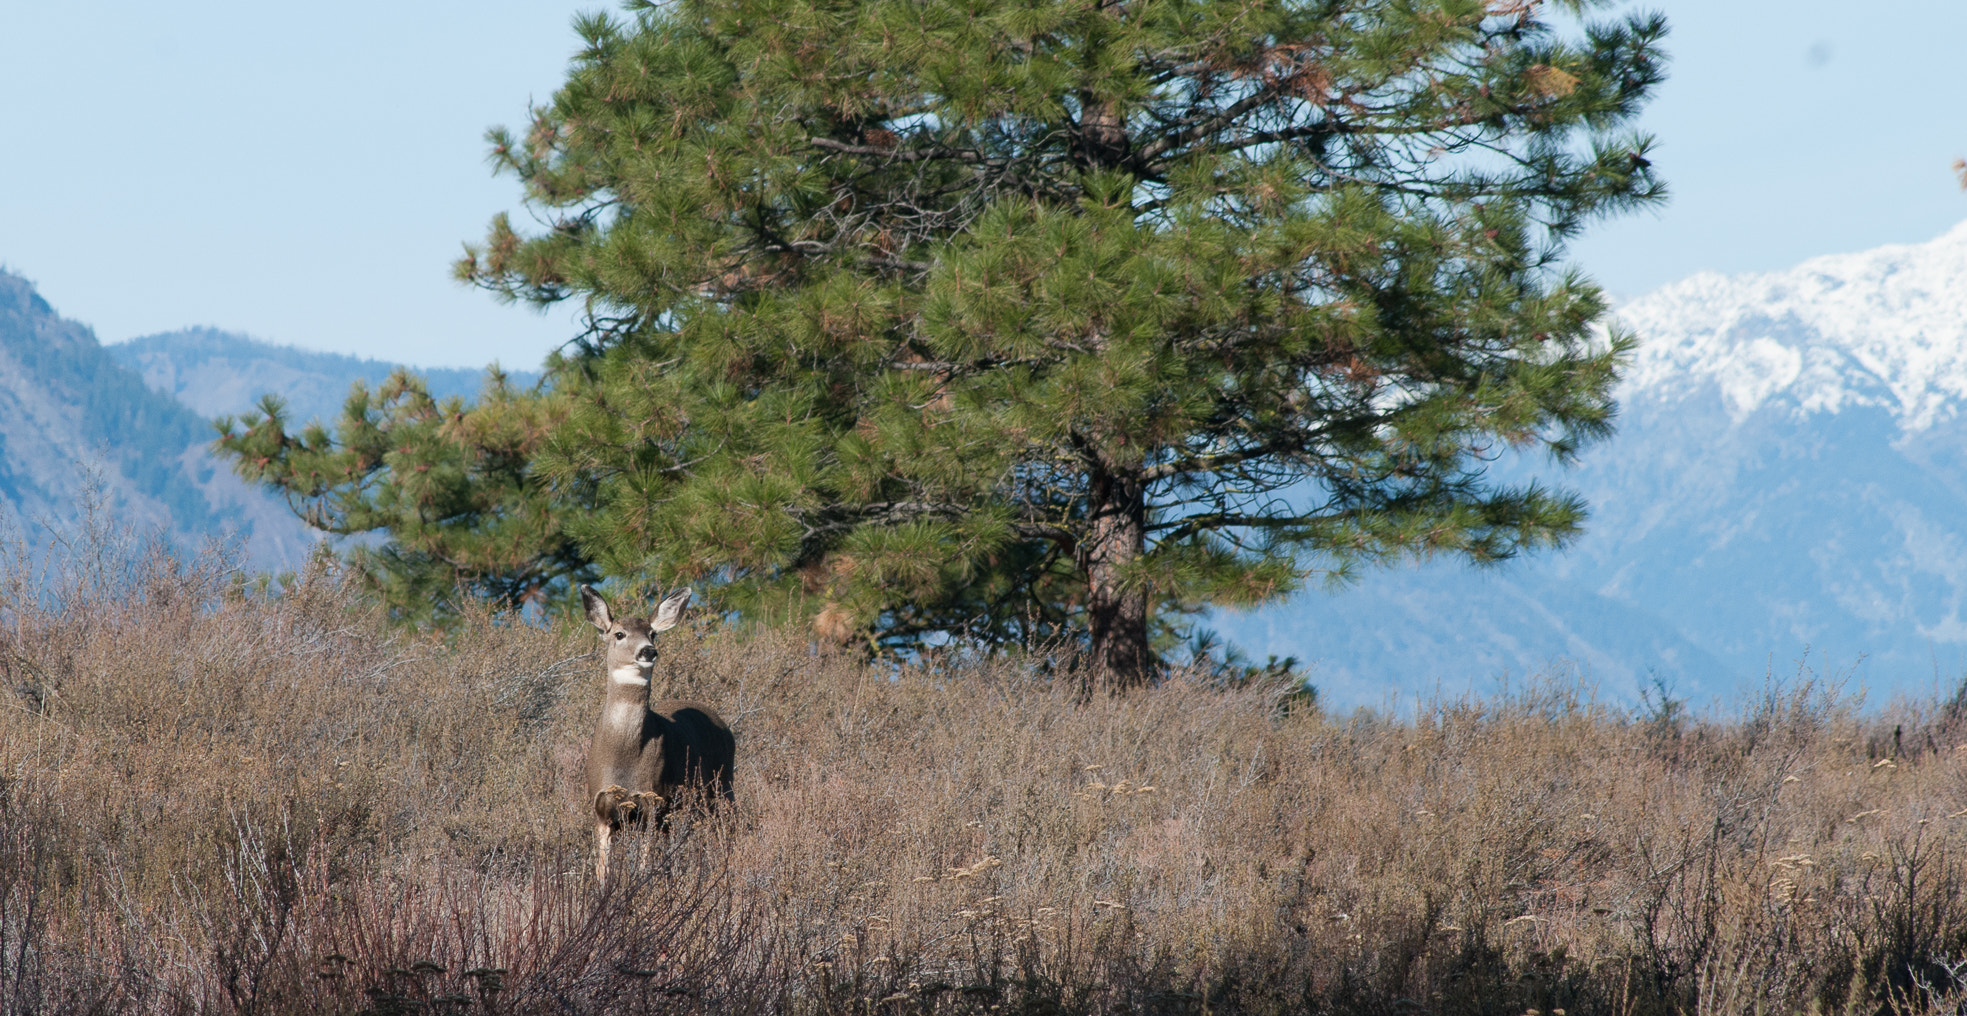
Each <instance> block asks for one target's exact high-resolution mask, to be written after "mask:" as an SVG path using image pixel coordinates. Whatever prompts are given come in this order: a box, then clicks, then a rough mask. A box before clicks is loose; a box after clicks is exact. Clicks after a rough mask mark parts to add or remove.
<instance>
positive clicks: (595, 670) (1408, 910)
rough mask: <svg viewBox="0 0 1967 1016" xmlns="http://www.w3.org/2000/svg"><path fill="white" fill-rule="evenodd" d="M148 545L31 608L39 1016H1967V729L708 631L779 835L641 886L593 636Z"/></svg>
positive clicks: (20, 585) (695, 679) (16, 649)
mask: <svg viewBox="0 0 1967 1016" xmlns="http://www.w3.org/2000/svg"><path fill="white" fill-rule="evenodd" d="M97 535H98V542H101V538H102V534H97ZM109 542H111V543H114V541H113V540H111V541H109ZM112 551H113V552H109V553H103V552H100V551H98V552H97V554H96V557H95V558H93V559H92V558H90V557H89V554H88V553H82V552H77V556H75V557H72V558H70V559H68V561H67V565H66V569H67V574H65V575H59V576H56V577H55V578H54V580H53V581H52V583H51V584H50V585H47V586H45V587H42V588H46V589H51V590H53V591H52V593H49V594H48V595H46V596H43V595H41V594H39V593H36V592H34V589H35V588H36V587H34V586H33V585H32V584H31V583H28V582H26V581H24V580H23V579H22V577H21V575H20V570H19V569H18V568H17V569H16V570H15V581H14V583H13V584H12V585H11V586H10V587H9V588H8V589H7V591H6V592H5V596H6V599H5V601H4V602H0V611H3V612H4V614H0V1013H9V1014H11V1013H34V1012H90V1011H94V1012H194V1011H200V1012H203V1011H210V1012H234V1011H236V1012H241V1013H248V1012H251V1013H286V1012H332V1011H346V1012H362V1011H367V1012H377V1013H387V1012H412V1011H425V1012H467V1011H468V1012H478V1011H487V1012H494V1011H496V1012H542V1013H545V1012H554V1013H567V1012H643V1011H664V1012H684V1011H715V1012H746V1013H748V1012H758V1013H765V1012H813V1013H821V1012H825V1013H836V1012H837V1013H848V1012H852V1013H856V1014H861V1016H868V1014H875V1013H882V1014H888V1013H896V1014H900V1013H925V1014H926V1013H930V1012H932V1011H940V1012H959V1013H978V1014H985V1016H987V1014H991V1013H1000V1014H1009V1013H1059V1014H1066V1013H1108V1012H1134V1011H1142V1012H1156V1013H1162V1012H1165V1013H1197V1014H1199V1013H1203V1012H1261V1013H1281V1012H1313V1011H1315V1012H1333V1013H1375V1014H1380V1013H1384V1014H1410V1013H1465V1012H1466V1013H1497V1014H1508V1016H1520V1014H1523V1013H1525V1012H1529V1011H1537V1012H1540V1013H1545V1014H1550V1013H1558V1012H1569V1013H1578V1014H1583V1013H1631V1014H1650V1013H1680V1012H1685V1013H1696V1012H1698V1013H1738V1012H1739V1013H1748V1012H1807V1011H1827V1012H1828V1011H1835V1012H1877V1011H1918V1010H1938V1011H1950V1012H1960V1011H1962V995H1961V986H1962V985H1961V978H1960V974H1961V973H1962V972H1963V967H1962V964H1963V962H1967V899H1963V895H1967V859H1964V858H1963V853H1962V851H1963V847H1967V817H1963V814H1962V813H1963V809H1967V746H1963V742H1967V718H1963V717H1962V715H1961V709H1960V708H1959V705H1958V703H1956V704H1954V705H1952V706H1939V705H1935V706H1932V707H1925V708H1922V707H1920V706H1917V705H1898V706H1893V707H1891V708H1888V709H1884V710H1876V709H1874V710H1872V711H1869V712H1861V711H1858V710H1856V709H1854V708H1852V707H1851V706H1850V704H1848V703H1844V702H1840V701H1839V700H1837V699H1836V698H1835V697H1833V696H1831V695H1828V694H1825V693H1823V692H1821V691H1820V690H1818V689H1816V688H1814V687H1811V686H1809V685H1807V684H1804V685H1799V686H1796V687H1792V688H1789V689H1787V690H1775V691H1772V692H1770V693H1769V694H1768V695H1767V696H1766V697H1764V698H1763V699H1762V700H1760V701H1757V702H1754V703H1750V704H1748V705H1747V706H1745V707H1744V708H1743V709H1742V710H1741V711H1740V712H1739V713H1738V714H1736V715H1731V716H1717V717H1707V718H1698V717H1687V716H1682V715H1676V714H1673V713H1671V712H1658V711H1656V712H1655V713H1653V714H1650V715H1634V714H1630V713H1628V712H1625V711H1622V710H1619V709H1614V708H1610V707H1606V706H1602V705H1599V704H1596V703H1594V702H1592V701H1590V700H1589V699H1584V698H1580V697H1579V696H1578V695H1577V694H1575V693H1574V692H1573V691H1571V690H1569V689H1567V688H1565V687H1562V686H1560V685H1558V684H1556V683H1549V684H1545V685H1543V686H1539V687H1535V688H1532V689H1531V690H1528V691H1524V692H1520V693H1517V694H1514V695H1512V696H1510V697H1509V698H1507V699H1506V700H1502V701H1489V702H1473V701H1460V702H1442V703H1436V704H1433V705H1429V706H1426V707H1424V708H1421V709H1420V710H1418V711H1417V714H1416V715H1415V716H1414V717H1412V718H1407V719H1389V718H1384V717H1377V716H1373V715H1369V714H1359V715H1354V716H1344V717H1340V716H1329V715H1324V714H1322V713H1320V712H1319V711H1317V710H1315V709H1310V708H1304V707H1302V706H1296V707H1294V706H1293V705H1292V704H1291V702H1290V700H1287V699H1285V698H1283V697H1281V696H1280V695H1279V694H1278V689H1276V688H1263V687H1245V688H1222V687H1212V686H1210V685H1209V684H1208V683H1207V682H1206V681H1204V680H1202V679H1200V678H1194V679H1190V678H1182V677H1177V678H1175V679H1171V680H1169V681H1167V682H1166V683H1164V684H1162V685H1160V686H1159V687H1156V688H1153V689H1150V690H1146V691H1142V692H1139V693H1136V694H1131V695H1127V696H1123V697H1118V698H1099V699H1096V700H1094V701H1091V702H1087V703H1079V702H1077V701H1075V698H1074V694H1073V688H1074V685H1073V682H1072V680H1071V679H1070V678H1069V677H1060V678H1058V679H1056V680H1054V679H1051V678H1047V677H1044V676H1042V675H1040V674H1039V673H1038V672H1037V671H1035V670H1034V669H1033V668H1030V667H1027V666H1024V665H1021V664H1020V663H1019V662H1018V661H1016V660H1006V659H998V660H987V661H967V662H966V661H945V662H941V663H937V664H935V665H931V666H924V667H900V668H896V667H886V666H873V667H870V666H867V665H864V664H863V663H861V662H859V661H858V660H856V659H853V658H851V657H847V656H843V655H839V654H828V653H820V652H817V651H816V650H815V649H814V647H812V646H810V645H808V644H807V643H806V642H805V641H803V640H801V639H797V638H792V637H789V636H787V635H784V634H775V633H762V634H743V633H735V632H723V631H711V630H708V629H705V628H699V630H697V631H695V632H692V633H682V632H681V631H680V630H679V632H677V633H672V634H673V635H676V634H680V635H681V637H673V638H670V639H669V641H668V643H667V644H666V651H665V655H664V660H663V665H662V666H663V670H662V671H661V673H663V674H664V675H665V678H666V680H667V682H668V689H667V691H668V692H669V693H671V694H677V695H683V696H688V697H694V698H701V699H702V700H704V701H707V702H711V703H714V704H716V705H717V706H718V707H719V709H720V710H722V711H723V712H724V714H725V715H726V717H727V718H729V719H731V720H732V722H733V725H734V726H735V727H736V729H737V730H738V737H739V771H738V778H737V781H738V782H737V797H738V802H737V806H736V807H734V808H731V809H728V810H727V811H725V812H724V813H722V814H720V815H719V816H717V817H716V818H714V819H711V820H708V821H704V822H701V823H699V824H698V825H697V826H696V827H695V828H693V829H690V830H689V831H687V832H686V833H683V834H681V835H678V836H677V837H675V838H674V839H672V840H671V841H670V842H668V843H666V844H663V845H662V846H661V848H660V849H659V850H658V851H657V852H656V857H655V859H654V861H653V862H652V864H651V865H650V866H649V867H648V868H647V869H646V870H642V871H635V870H634V869H635V866H634V865H632V864H629V865H627V867H628V868H629V869H630V870H631V875H630V876H629V877H627V878H624V879H622V880H621V882H620V883H619V884H617V885H614V886H612V887H611V888H610V889H609V890H607V891H606V892H603V891H601V890H599V889H597V887H595V886H594V885H593V884H592V879H591V877H590V876H588V875H587V872H588V871H589V864H590V862H589V859H587V858H586V857H584V856H583V855H584V852H586V851H589V850H591V849H592V844H591V833H590V831H589V830H588V828H587V825H586V823H585V821H584V813H583V810H582V807H581V801H580V796H581V795H580V789H579V788H580V763H581V759H582V754H583V752H584V749H585V741H586V735H587V732H588V727H589V724H590V723H591V721H592V717H593V713H594V711H595V709H596V708H598V704H599V701H600V694H601V691H600V688H601V679H602V678H601V674H600V672H599V666H598V664H597V663H596V662H595V658H594V657H591V656H589V655H587V654H588V651H589V649H590V648H591V639H590V638H589V637H588V636H587V635H586V634H584V633H581V632H578V631H575V630H572V629H566V630H547V629H542V628H539V627H535V626H531V625H527V624H524V623H519V622H517V621H515V620H514V619H512V618H508V617H501V616H498V615H495V614H493V613H490V612H482V613H479V614H476V615H473V616H470V617H467V618H464V619H463V620H462V621H461V622H460V623H459V624H458V625H457V626H456V627H455V628H453V629H451V630H449V631H446V632H442V633H428V632H426V633H406V632H402V631H400V630H393V629H391V628H389V627H388V626H387V625H386V624H385V623H384V622H383V620H382V619H381V618H380V617H379V616H378V615H377V614H376V613H375V612H374V611H372V610H370V609H369V608H366V607H364V606H362V605H361V604H360V603H359V602H358V601H356V600H355V599H354V598H353V597H351V596H350V595H348V594H347V593H345V592H344V591H343V590H342V589H341V588H339V587H338V585H337V584H336V583H335V581H334V580H333V578H332V576H330V575H328V574H325V573H317V574H313V575H309V576H304V577H302V578H300V579H297V580H295V581H294V582H293V583H292V584H291V585H290V587H289V588H288V589H287V590H286V591H285V592H284V593H282V594H280V595H277V596H269V595H264V594H259V593H254V592H252V591H250V590H245V589H239V588H235V587H233V586H232V585H230V584H229V583H230V579H229V573H228V571H227V570H226V569H225V568H224V567H223V565H222V563H221V561H220V559H218V558H214V557H210V556H208V557H206V558H204V559H201V560H198V561H193V562H180V561H175V560H173V559H171V558H170V557H168V556H167V555H161V554H157V553H149V554H137V553H133V552H130V551H129V550H128V548H122V549H116V548H113V547H112Z"/></svg>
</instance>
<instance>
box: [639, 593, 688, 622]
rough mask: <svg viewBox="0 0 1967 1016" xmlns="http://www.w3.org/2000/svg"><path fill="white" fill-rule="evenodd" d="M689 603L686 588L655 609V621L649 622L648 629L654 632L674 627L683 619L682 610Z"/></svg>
mask: <svg viewBox="0 0 1967 1016" xmlns="http://www.w3.org/2000/svg"><path fill="white" fill-rule="evenodd" d="M689 602H690V590H689V589H688V588H687V587H686V588H684V589H682V590H681V591H679V592H677V593H675V594H674V595H672V596H671V597H670V598H669V599H667V600H664V601H662V603H661V604H659V605H658V606H657V607H656V616H655V619H654V620H652V621H650V622H649V627H650V628H653V629H655V630H656V631H668V630H669V629H671V628H674V627H676V622H677V621H680V620H682V618H683V608H684V607H685V606H686V605H688V604H689Z"/></svg>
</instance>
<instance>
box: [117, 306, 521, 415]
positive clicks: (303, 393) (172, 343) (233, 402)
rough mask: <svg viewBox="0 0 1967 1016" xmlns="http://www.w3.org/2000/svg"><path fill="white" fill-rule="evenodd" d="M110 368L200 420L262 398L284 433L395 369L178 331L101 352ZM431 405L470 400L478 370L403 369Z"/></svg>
mask: <svg viewBox="0 0 1967 1016" xmlns="http://www.w3.org/2000/svg"><path fill="white" fill-rule="evenodd" d="M106 349H107V351H108V353H109V355H110V356H112V357H114V358H115V359H116V361H117V362H119V363H121V364H123V365H124V366H126V367H129V368H130V369H132V370H134V371H136V372H137V373H138V374H140V375H142V377H143V380H144V382H145V383H146V384H148V385H149V386H150V387H151V389H152V390H154V391H159V392H164V393H166V394H169V395H172V396H174V397H176V398H177V400H178V401H180V402H182V403H184V404H185V405H187V406H189V407H191V409H192V410H193V411H195V412H197V413H198V415H200V416H202V417H205V418H206V419H212V418H214V417H218V416H223V415H230V414H238V413H242V412H245V411H247V410H252V409H255V408H256V407H257V406H258V404H259V400H260V397H261V396H262V395H265V394H267V393H269V392H271V393H274V394H277V395H279V396H280V397H281V398H282V399H283V400H285V402H286V404H287V420H288V422H289V425H290V426H296V427H297V426H300V425H302V424H305V423H307V422H309V421H311V420H319V421H321V422H322V423H325V424H333V423H334V421H335V420H336V419H338V418H340V416H341V410H342V403H343V402H345V401H346V400H347V398H348V390H349V387H350V386H351V385H353V384H354V383H355V382H356V381H358V380H359V381H366V382H368V383H369V385H370V386H371V387H372V388H373V387H375V386H379V385H381V384H382V382H383V381H384V380H385V379H386V378H388V377H389V375H390V372H392V371H394V370H396V369H397V368H398V366H399V365H398V364H393V363H386V362H384V361H381V360H370V359H365V358H362V357H357V356H349V355H346V354H342V353H319V352H314V351H312V350H305V349H298V348H295V347H293V346H281V345H275V344H273V343H270V342H263V341H261V340H258V339H254V338H251V337H248V336H245V335H240V334H237V333H234V332H227V331H222V330H220V329H217V328H186V329H182V330H179V331H175V332H163V333H160V334H156V335H146V336H143V337H142V338H137V339H131V340H130V341H128V342H122V343H117V344H115V345H112V346H108V347H106ZM411 370H413V371H414V372H415V373H416V374H418V375H419V376H421V377H422V378H423V379H424V384H425V385H427V386H428V387H429V390H430V393H431V394H432V395H433V396H436V397H437V398H438V399H444V398H446V397H449V396H453V395H456V396H461V397H463V398H465V399H467V400H469V399H472V398H474V397H476V396H477V395H478V393H479V391H480V390H481V389H482V388H483V387H484V383H485V376H486V375H485V371H484V370H480V369H472V368H463V367H435V368H411ZM507 374H508V376H510V377H511V378H512V383H513V384H514V386H516V387H526V386H530V385H532V384H533V383H535V382H537V381H538V380H539V375H538V374H536V373H531V372H527V371H508V372H507Z"/></svg>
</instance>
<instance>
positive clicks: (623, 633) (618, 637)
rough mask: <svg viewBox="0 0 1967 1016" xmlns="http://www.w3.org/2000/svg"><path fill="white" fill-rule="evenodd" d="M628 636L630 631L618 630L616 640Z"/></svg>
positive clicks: (618, 640)
mask: <svg viewBox="0 0 1967 1016" xmlns="http://www.w3.org/2000/svg"><path fill="white" fill-rule="evenodd" d="M627 637H628V633H627V632H625V631H618V632H616V633H615V641H616V642H620V641H621V640H623V639H625V638H627Z"/></svg>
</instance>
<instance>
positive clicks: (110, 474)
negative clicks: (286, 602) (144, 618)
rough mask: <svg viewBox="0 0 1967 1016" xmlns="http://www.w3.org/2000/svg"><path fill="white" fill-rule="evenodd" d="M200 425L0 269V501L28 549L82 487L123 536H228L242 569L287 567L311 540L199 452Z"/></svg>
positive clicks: (279, 507)
mask: <svg viewBox="0 0 1967 1016" xmlns="http://www.w3.org/2000/svg"><path fill="white" fill-rule="evenodd" d="M211 438H212V432H211V426H210V425H209V424H208V423H207V422H206V420H205V419H204V418H203V417H202V416H200V415H199V414H198V413H196V412H193V411H192V410H190V409H188V408H186V407H185V406H183V405H181V404H180V403H178V402H177V401H176V400H174V399H172V398H170V397H169V396H167V395H161V394H158V393H156V392H153V391H152V390H150V389H149V388H148V387H146V386H145V384H144V382H143V379H142V378H140V377H138V376H137V375H136V373H134V372H133V371H130V370H129V369H127V368H125V367H123V366H122V365H121V364H119V363H117V362H116V360H115V359H114V358H113V357H111V356H110V355H109V354H108V353H106V352H105V351H104V350H103V347H102V345H101V344H100V343H98V342H97V341H96V337H95V335H94V333H92V332H91V331H90V330H89V329H88V328H87V327H86V326H84V325H81V324H77V323H76V322H74V321H70V320H67V319H65V318H62V317H61V316H59V315H58V314H56V313H55V311H54V309H53V308H52V307H50V306H49V305H48V303H47V301H45V300H43V299H42V298H41V296H40V295H39V294H37V293H36V292H35V291H34V287H33V286H32V285H31V284H30V283H28V281H27V280H25V279H23V278H21V277H20V276H18V275H14V274H11V273H8V272H5V271H0V501H4V503H5V508H6V509H7V514H8V515H10V516H11V517H12V518H11V520H10V521H12V522H13V523H15V524H16V525H17V526H18V527H19V528H20V529H21V531H22V533H23V535H25V536H26V537H28V538H29V539H30V540H39V539H42V538H44V537H45V535H46V530H45V529H44V528H43V527H42V526H41V525H40V523H42V522H47V523H52V524H54V525H56V526H58V527H59V526H64V525H68V524H72V523H73V522H74V521H75V520H76V518H77V513H78V510H79V504H80V500H81V497H82V495H83V491H84V489H85V486H86V484H87V482H88V480H87V478H88V477H89V475H90V474H91V473H92V472H93V473H94V474H95V475H96V476H98V477H99V478H100V481H101V485H102V496H103V497H104V499H105V508H106V509H107V510H109V511H110V512H112V513H114V515H115V517H116V518H117V520H118V521H120V522H123V523H125V524H126V525H128V526H129V527H130V528H131V529H132V530H136V531H144V530H153V529H161V530H162V531H164V532H166V533H168V534H170V535H172V536H173V537H175V538H176V539H177V540H178V541H179V542H180V543H181V544H184V545H196V544H197V543H198V542H199V541H200V540H201V539H202V538H204V537H208V536H212V535H217V534H220V533H232V534H235V535H237V536H240V537H242V538H244V539H245V540H246V542H247V548H248V554H249V558H250V560H251V561H253V562H255V563H258V564H260V565H262V566H266V567H272V566H277V565H280V564H283V563H287V562H295V561H299V560H300V559H301V558H302V557H303V556H304V555H305V552H306V547H307V546H308V544H309V543H310V542H311V540H310V538H309V537H308V535H307V534H306V532H305V530H304V527H302V526H301V525H300V523H299V521H298V520H296V519H295V518H294V517H293V515H292V513H291V512H289V511H287V509H286V506H285V505H284V504H282V503H281V502H279V501H276V500H275V499H273V498H271V497H269V496H268V495H266V494H264V493H262V492H260V491H258V490H256V489H252V488H249V487H247V486H246V485H245V484H243V483H241V482H240V481H239V480H237V479H236V478H234V477H233V475H232V474H231V472H230V471H229V470H227V469H225V468H223V467H222V466H221V465H220V464H219V463H217V462H215V461H213V460H212V458H211V457H210V455H209V454H208V453H207V452H206V451H205V446H206V444H207V443H208V442H209V441H210V440H211Z"/></svg>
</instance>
